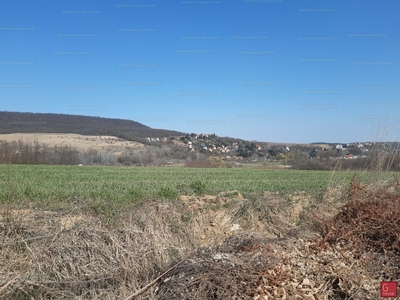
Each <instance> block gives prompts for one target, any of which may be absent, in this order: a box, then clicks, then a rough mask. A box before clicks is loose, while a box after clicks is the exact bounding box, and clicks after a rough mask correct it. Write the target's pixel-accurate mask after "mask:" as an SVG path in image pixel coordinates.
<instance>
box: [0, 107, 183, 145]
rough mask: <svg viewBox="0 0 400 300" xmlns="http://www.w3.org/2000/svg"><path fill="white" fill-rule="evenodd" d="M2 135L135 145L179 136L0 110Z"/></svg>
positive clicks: (131, 124)
mask: <svg viewBox="0 0 400 300" xmlns="http://www.w3.org/2000/svg"><path fill="white" fill-rule="evenodd" d="M4 133H76V134H83V135H112V136H116V137H120V138H124V139H127V140H131V141H139V142H141V141H142V140H143V139H144V138H146V137H159V138H161V137H168V136H177V135H182V133H181V132H177V131H172V130H164V129H153V128H151V127H148V126H146V125H143V124H141V123H138V122H135V121H131V120H122V119H108V118H100V117H88V116H78V115H66V114H42V113H25V112H24V113H21V112H7V111H0V134H4Z"/></svg>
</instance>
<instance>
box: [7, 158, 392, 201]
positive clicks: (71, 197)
mask: <svg viewBox="0 0 400 300" xmlns="http://www.w3.org/2000/svg"><path fill="white" fill-rule="evenodd" d="M0 174H1V175H0V176H1V177H0V202H4V201H12V202H13V203H21V204H23V203H25V202H31V201H32V200H33V201H34V202H36V203H37V204H38V205H39V204H40V203H42V204H46V205H50V206H51V205H52V204H55V203H62V202H70V201H77V202H79V201H86V200H92V201H96V200H97V201H99V200H106V201H107V202H109V203H110V205H112V204H113V203H114V204H115V203H124V202H132V201H136V200H139V199H142V198H158V199H160V200H173V199H176V198H178V197H179V195H192V194H211V195H215V194H218V193H219V192H223V191H233V190H235V191H239V192H240V193H242V194H244V195H248V196H249V195H253V196H254V195H260V194H262V193H263V192H265V191H268V192H279V193H280V194H281V195H284V194H290V193H294V192H300V191H303V192H307V193H310V194H315V193H318V192H323V191H324V189H326V187H327V185H328V184H329V183H332V182H333V181H344V183H349V182H350V181H351V178H352V177H353V176H354V173H353V172H335V173H332V172H330V171H299V170H251V169H239V168H237V169H234V168H232V169H227V168H221V169H219V168H214V169H201V168H182V167H164V168H156V167H154V168H140V167H85V166H84V167H79V166H46V165H1V166H0ZM384 176H387V177H388V178H389V177H391V176H392V175H391V174H390V173H384ZM360 178H361V180H362V181H363V182H368V181H370V180H371V178H376V176H374V174H372V173H365V174H361V175H360Z"/></svg>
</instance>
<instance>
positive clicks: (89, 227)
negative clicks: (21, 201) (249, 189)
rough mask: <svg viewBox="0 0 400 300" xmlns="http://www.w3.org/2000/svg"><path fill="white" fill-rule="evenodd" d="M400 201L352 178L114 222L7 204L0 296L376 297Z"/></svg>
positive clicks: (384, 188) (397, 194) (392, 262)
mask: <svg viewBox="0 0 400 300" xmlns="http://www.w3.org/2000/svg"><path fill="white" fill-rule="evenodd" d="M399 198H400V182H399V181H397V182H395V183H394V184H393V183H392V184H380V185H378V184H375V185H370V186H362V185H360V184H359V183H358V182H357V180H354V181H353V182H352V184H351V186H350V187H349V188H348V187H345V186H343V185H341V184H334V185H332V186H331V187H330V188H329V189H328V192H327V193H326V194H324V195H322V196H321V197H319V198H315V197H311V196H310V195H306V194H302V193H298V194H295V195H291V196H288V197H287V198H285V199H283V198H281V197H279V196H278V195H277V194H275V193H265V194H264V195H263V196H262V197H261V198H257V199H253V200H248V199H244V197H243V196H242V195H241V194H240V193H239V192H225V193H221V194H219V195H216V196H210V195H201V196H185V197H181V198H180V200H179V201H178V202H160V201H148V202H146V203H142V205H141V206H140V207H138V208H137V209H136V210H135V211H126V212H124V213H123V214H122V215H121V216H120V222H119V223H118V225H115V226H113V227H110V226H109V225H107V224H106V223H105V222H104V220H102V219H101V218H100V217H98V216H93V215H91V214H88V213H85V212H83V211H80V212H75V213H70V214H67V213H66V212H63V211H52V212H50V211H49V212H46V211H36V210H33V209H32V210H29V209H24V210H18V209H16V208H12V207H10V206H3V207H2V209H3V210H2V216H1V218H0V299H332V300H333V299H378V298H379V282H380V281H381V280H399V279H400V271H399V265H400V253H399V252H400V251H399V240H400V239H399V232H400V205H399V201H400V200H399ZM166 271H167V272H166ZM161 275H162V276H161Z"/></svg>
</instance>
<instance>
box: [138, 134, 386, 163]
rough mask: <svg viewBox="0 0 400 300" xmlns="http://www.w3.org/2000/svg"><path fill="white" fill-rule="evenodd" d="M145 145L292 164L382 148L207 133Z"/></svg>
mask: <svg viewBox="0 0 400 300" xmlns="http://www.w3.org/2000/svg"><path fill="white" fill-rule="evenodd" d="M145 141H146V143H147V144H149V145H151V144H152V145H154V144H157V143H162V144H173V145H175V146H178V147H183V148H186V149H187V151H189V152H200V153H204V154H208V155H217V156H220V157H221V158H223V159H228V160H229V159H231V160H244V159H248V160H249V159H251V161H277V160H285V159H286V160H289V159H290V158H292V157H293V156H295V155H302V156H303V157H305V156H308V158H310V159H321V160H324V159H328V160H333V159H357V158H365V157H367V156H368V152H369V151H370V150H371V149H372V148H373V147H374V146H376V145H377V144H379V143H375V142H365V143H360V142H354V143H346V144H327V143H326V144H291V145H290V146H289V145H282V144H281V145H279V144H275V143H263V142H250V141H242V140H233V139H232V138H223V137H218V136H216V135H215V134H207V133H200V134H195V133H192V134H186V135H182V136H179V137H171V138H165V137H164V138H161V139H160V138H157V137H154V138H150V137H147V138H146V139H145ZM383 148H384V147H383Z"/></svg>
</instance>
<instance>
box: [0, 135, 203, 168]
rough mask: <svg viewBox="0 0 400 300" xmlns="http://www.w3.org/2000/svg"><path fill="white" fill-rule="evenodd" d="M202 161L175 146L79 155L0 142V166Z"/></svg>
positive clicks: (198, 155)
mask: <svg viewBox="0 0 400 300" xmlns="http://www.w3.org/2000/svg"><path fill="white" fill-rule="evenodd" d="M205 158H206V156H205V155H204V154H201V153H190V152H189V151H187V149H185V148H182V147H176V146H164V147H153V146H149V147H146V148H144V149H135V150H132V149H125V150H124V151H122V153H119V154H114V153H113V152H112V151H111V150H106V151H98V150H95V149H89V150H87V151H78V150H77V149H76V148H74V147H71V146H63V147H57V146H55V147H49V146H47V145H45V144H40V143H39V142H37V141H34V142H24V141H21V140H20V141H13V142H2V141H0V164H46V165H78V164H83V165H105V166H115V165H124V166H131V165H137V166H161V165H164V164H166V163H167V162H168V161H170V160H171V159H174V160H176V161H177V160H180V161H191V160H202V159H205Z"/></svg>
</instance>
